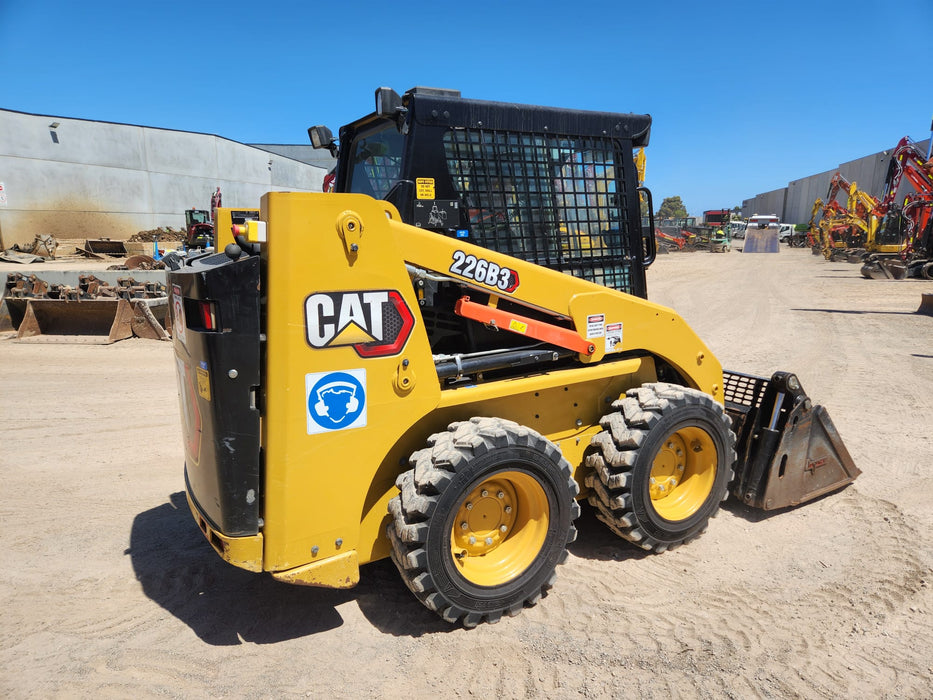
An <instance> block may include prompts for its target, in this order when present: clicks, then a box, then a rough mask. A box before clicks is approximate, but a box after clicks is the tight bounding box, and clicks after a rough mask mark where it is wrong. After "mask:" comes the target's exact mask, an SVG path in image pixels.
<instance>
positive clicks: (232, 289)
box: [167, 253, 261, 537]
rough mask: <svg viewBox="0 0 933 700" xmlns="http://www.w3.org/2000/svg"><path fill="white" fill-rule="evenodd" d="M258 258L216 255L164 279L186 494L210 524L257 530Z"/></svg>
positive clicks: (231, 531) (237, 531)
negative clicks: (169, 305)
mask: <svg viewBox="0 0 933 700" xmlns="http://www.w3.org/2000/svg"><path fill="white" fill-rule="evenodd" d="M259 269H260V260H259V257H258V256H251V257H241V258H240V259H239V260H237V261H233V260H231V259H230V258H229V257H227V256H226V255H224V254H223V253H220V254H216V255H207V256H203V257H200V258H196V259H194V260H189V261H188V262H187V263H186V264H185V266H184V267H182V268H181V269H179V270H175V271H172V272H169V273H168V275H167V281H168V287H169V292H170V293H171V295H172V314H173V321H172V339H173V343H174V346H175V359H176V364H177V366H176V371H177V373H178V381H179V398H180V401H181V412H182V422H183V429H184V435H185V477H186V481H187V487H188V492H189V493H190V494H191V495H192V497H193V498H194V500H195V501H196V503H197V505H198V506H199V507H200V509H201V511H202V513H203V514H204V515H205V516H206V517H207V518H208V519H209V520H210V521H211V524H212V525H213V526H214V527H215V528H216V529H217V530H219V531H220V532H221V533H223V534H224V535H228V536H232V537H236V536H245V535H254V534H256V533H257V532H259V519H260V515H261V513H260V510H259V504H260V489H261V463H260V447H259V445H260V442H259V440H260V437H259V415H260V412H259V407H258V406H257V405H256V402H257V401H258V387H259V382H260V331H261V329H260V314H259V307H260V291H259V280H260V273H259Z"/></svg>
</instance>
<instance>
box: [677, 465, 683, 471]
mask: <svg viewBox="0 0 933 700" xmlns="http://www.w3.org/2000/svg"><path fill="white" fill-rule="evenodd" d="M683 470H684V465H683V464H678V465H677V471H679V472H682V471H683Z"/></svg>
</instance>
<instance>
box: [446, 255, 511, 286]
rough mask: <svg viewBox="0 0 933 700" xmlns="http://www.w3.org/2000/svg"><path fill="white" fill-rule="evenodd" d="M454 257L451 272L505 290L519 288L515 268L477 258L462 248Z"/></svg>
mask: <svg viewBox="0 0 933 700" xmlns="http://www.w3.org/2000/svg"><path fill="white" fill-rule="evenodd" d="M453 258H454V261H453V262H452V263H451V265H450V268H449V271H450V273H451V274H454V275H460V276H461V277H466V278H467V279H468V280H473V281H475V282H479V283H480V284H484V285H486V286H487V287H495V288H496V289H498V290H500V291H503V292H514V291H515V290H516V289H518V284H519V283H518V273H517V272H516V271H515V270H512V269H510V268H508V267H499V265H498V264H497V263H494V262H492V261H490V260H484V259H483V258H477V257H476V256H475V255H470V254H468V253H464V252H463V251H462V250H455V251H454V255H453Z"/></svg>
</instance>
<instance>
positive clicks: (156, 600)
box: [0, 248, 933, 698]
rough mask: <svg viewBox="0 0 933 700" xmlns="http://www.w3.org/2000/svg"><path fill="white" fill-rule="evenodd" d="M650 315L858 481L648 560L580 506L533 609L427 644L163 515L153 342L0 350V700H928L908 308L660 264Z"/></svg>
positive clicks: (765, 261)
mask: <svg viewBox="0 0 933 700" xmlns="http://www.w3.org/2000/svg"><path fill="white" fill-rule="evenodd" d="M649 289H650V290H651V292H650V297H651V299H652V300H654V301H658V302H660V303H663V304H666V305H669V306H671V307H673V308H674V309H677V310H678V311H679V312H680V313H681V315H683V316H684V317H685V318H686V320H687V321H688V322H689V323H690V324H691V325H692V326H693V328H694V329H695V330H696V331H697V332H698V334H699V335H700V336H701V337H702V338H704V339H705V341H706V342H707V343H708V345H709V346H710V348H711V349H712V350H713V352H714V353H716V354H717V355H718V356H719V358H720V360H721V361H722V363H723V365H724V366H726V367H727V368H729V369H736V370H740V371H746V372H753V373H760V374H770V372H771V371H772V370H775V369H788V370H793V371H795V372H796V373H797V374H798V375H799V376H800V378H801V381H802V383H803V385H804V388H805V389H806V390H807V391H808V393H809V394H810V396H811V397H813V398H814V399H815V401H817V402H819V403H822V404H824V405H826V406H827V408H828V409H829V412H830V414H831V416H832V418H833V420H834V422H835V424H836V426H837V428H838V429H839V431H840V433H841V434H842V436H843V438H844V439H845V441H846V444H847V445H848V448H849V450H850V452H851V454H852V456H853V458H854V459H855V462H856V464H857V465H858V466H859V467H860V468H861V469H862V470H863V472H864V473H863V474H862V476H861V477H860V478H859V479H858V480H857V481H856V482H855V483H854V484H853V485H852V486H850V487H848V488H846V489H845V490H843V491H841V492H838V493H835V494H832V495H830V496H828V497H825V498H822V499H820V500H818V501H816V502H814V503H811V504H808V505H806V506H804V507H800V508H798V509H793V510H788V511H784V512H779V513H776V514H765V513H762V512H760V511H752V510H748V509H746V508H745V507H743V506H741V505H739V504H737V503H736V502H734V501H729V502H727V503H726V504H725V506H724V508H723V510H722V511H721V512H720V514H719V516H718V517H717V518H715V519H714V520H713V521H712V523H711V525H710V528H709V531H708V532H707V533H706V534H705V535H704V536H703V537H701V538H699V539H698V540H696V541H694V542H692V543H690V544H689V545H687V546H684V547H681V548H679V549H677V550H675V551H672V552H668V553H665V554H662V555H648V554H644V553H642V552H641V550H639V549H637V548H634V547H632V546H631V545H629V544H627V543H625V542H623V541H621V540H618V539H616V538H615V537H614V536H613V535H612V534H610V533H609V531H608V530H606V529H605V528H604V527H603V526H602V525H601V524H600V523H599V522H598V521H597V520H596V519H595V518H594V517H593V515H592V512H591V511H590V510H589V508H588V507H586V506H584V508H583V515H582V516H581V519H580V521H578V528H579V531H580V536H579V538H578V540H577V542H576V543H574V544H573V545H572V546H571V556H570V557H569V559H568V561H567V563H566V564H565V565H564V566H562V567H560V569H559V572H558V579H557V584H556V586H555V587H554V589H553V590H552V591H551V592H550V594H549V595H548V596H546V597H545V598H544V599H543V600H542V601H541V602H540V603H539V604H538V605H537V606H536V607H534V608H530V609H527V610H525V611H524V612H523V613H522V614H521V615H519V616H518V617H516V618H504V619H503V621H502V622H500V623H499V624H498V625H481V626H480V627H478V628H477V629H474V630H464V629H462V628H460V627H454V628H452V627H449V626H447V625H446V624H445V623H443V622H442V621H440V620H439V619H437V618H436V617H435V616H434V614H433V613H430V612H428V611H427V610H425V609H423V608H422V607H421V606H420V604H419V603H418V602H417V601H416V600H415V598H414V597H413V596H412V595H411V594H410V593H409V592H408V591H407V589H406V588H405V587H404V585H403V584H402V582H401V580H400V579H399V577H398V576H397V574H396V572H395V570H394V568H393V566H392V564H391V563H390V562H385V561H384V562H379V563H376V564H371V565H368V566H365V567H363V570H362V581H361V583H360V585H359V586H358V587H357V588H355V589H353V590H349V591H331V590H324V589H312V588H299V587H291V586H288V585H285V584H280V583H277V582H276V581H274V580H272V579H271V578H270V577H268V576H266V575H259V574H250V573H247V572H245V571H241V570H239V569H236V568H234V567H231V566H229V565H228V564H226V563H224V562H223V561H221V560H220V559H219V558H218V557H217V556H216V555H215V554H214V552H213V550H212V549H211V547H210V546H209V545H208V544H207V542H206V541H205V540H204V538H203V536H202V535H201V533H200V532H199V531H198V529H197V527H196V526H195V524H194V522H193V521H192V519H191V516H190V513H189V512H188V510H187V507H186V505H185V502H184V495H183V492H182V489H183V478H182V461H183V458H182V448H181V440H180V428H179V418H178V404H177V399H176V383H175V378H174V374H173V372H174V369H173V362H172V349H171V346H170V344H169V343H159V342H157V341H145V340H128V341H123V342H120V343H116V344H114V345H111V346H98V347H87V346H74V345H72V346H68V345H39V344H25V343H24V344H20V343H16V342H13V341H12V340H11V339H10V337H9V335H7V336H6V337H3V338H0V426H2V427H0V474H2V478H3V485H4V492H5V493H6V494H7V496H6V498H5V499H4V500H3V501H2V503H0V695H2V696H3V697H7V698H26V697H35V698H47V697H69V698H70V697H104V698H107V697H114V698H125V697H138V698H142V697H165V696H168V697H185V698H199V697H224V696H233V697H280V696H285V697H292V696H299V697H315V698H326V697H389V698H413V697H428V696H448V697H450V696H452V697H462V696H463V697H465V696H477V697H506V698H516V697H561V698H562V697H577V696H583V697H592V698H603V697H642V698H671V697H675V698H693V697H701V698H703V697H707V698H720V697H734V698H755V697H758V698H785V697H807V698H864V697H879V698H929V697H933V653H931V651H930V650H931V649H933V543H931V542H933V541H931V538H930V536H929V533H930V531H931V530H933V508H931V507H930V504H931V502H933V472H931V457H933V430H931V428H933V316H925V315H920V314H917V313H915V312H916V310H917V308H918V306H919V304H920V297H921V292H923V291H927V292H933V283H931V282H923V281H918V280H904V281H900V282H894V281H877V280H876V281H870V280H865V279H862V278H861V277H860V276H859V273H858V268H857V266H855V265H850V264H847V263H829V262H826V261H824V260H823V259H822V258H821V257H816V256H812V255H810V253H809V251H807V250H789V249H787V248H782V250H781V252H780V254H779V255H743V254H739V253H737V252H736V251H735V250H733V252H731V253H729V254H726V255H714V254H709V253H693V254H683V253H674V254H670V255H664V256H660V257H659V259H658V261H657V263H656V264H655V265H654V266H653V267H652V268H651V269H650V271H649Z"/></svg>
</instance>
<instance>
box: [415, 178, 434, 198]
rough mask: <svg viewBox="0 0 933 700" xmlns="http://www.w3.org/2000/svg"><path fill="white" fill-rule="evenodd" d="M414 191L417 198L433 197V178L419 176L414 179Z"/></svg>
mask: <svg viewBox="0 0 933 700" xmlns="http://www.w3.org/2000/svg"><path fill="white" fill-rule="evenodd" d="M415 192H416V196H417V197H418V199H434V178H433V177H419V178H416V179H415Z"/></svg>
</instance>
